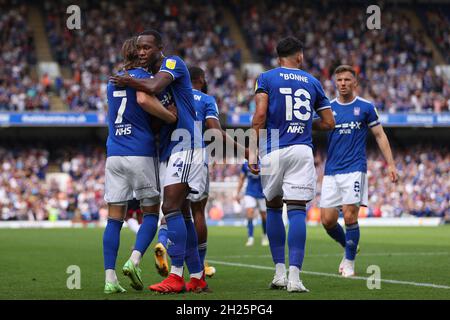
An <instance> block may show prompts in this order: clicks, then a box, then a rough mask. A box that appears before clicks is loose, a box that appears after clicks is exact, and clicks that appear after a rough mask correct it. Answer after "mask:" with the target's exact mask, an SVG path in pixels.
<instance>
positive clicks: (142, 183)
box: [105, 156, 159, 205]
mask: <svg viewBox="0 0 450 320" xmlns="http://www.w3.org/2000/svg"><path fill="white" fill-rule="evenodd" d="M157 169H158V164H157V160H156V158H154V157H137V156H112V157H108V158H107V159H106V165H105V201H106V202H108V203H115V202H124V201H128V200H132V199H133V198H136V199H137V200H141V199H152V198H158V199H155V201H153V202H154V203H153V204H157V203H158V202H159V191H158V182H157V180H158V177H157V172H158V171H157ZM148 205H152V204H150V203H149V204H148Z"/></svg>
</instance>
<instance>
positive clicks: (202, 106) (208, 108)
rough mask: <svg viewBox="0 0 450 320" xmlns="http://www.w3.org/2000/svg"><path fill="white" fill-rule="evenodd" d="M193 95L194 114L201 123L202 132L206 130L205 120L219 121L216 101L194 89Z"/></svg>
mask: <svg viewBox="0 0 450 320" xmlns="http://www.w3.org/2000/svg"><path fill="white" fill-rule="evenodd" d="M192 94H193V95H194V103H195V105H194V106H195V113H196V115H197V120H198V121H201V122H202V130H203V132H204V131H205V130H206V119H209V118H213V119H216V120H219V109H218V107H217V103H216V99H214V97H213V96H210V95H207V94H206V93H203V92H201V91H198V90H196V89H193V90H192Z"/></svg>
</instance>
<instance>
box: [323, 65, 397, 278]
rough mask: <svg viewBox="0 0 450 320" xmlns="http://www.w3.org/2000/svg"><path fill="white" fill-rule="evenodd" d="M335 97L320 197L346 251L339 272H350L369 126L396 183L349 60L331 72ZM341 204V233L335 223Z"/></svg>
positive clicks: (328, 225) (364, 196)
mask: <svg viewBox="0 0 450 320" xmlns="http://www.w3.org/2000/svg"><path fill="white" fill-rule="evenodd" d="M334 76H335V82H336V86H337V90H338V93H339V95H338V97H337V98H336V99H334V100H332V101H331V108H332V110H333V114H334V117H335V119H336V126H335V128H334V130H333V131H331V132H330V133H329V135H328V147H327V160H326V164H325V173H324V177H323V182H322V192H321V199H320V208H321V220H322V224H323V226H324V228H325V230H326V232H327V233H328V235H330V237H331V238H333V239H334V240H336V241H337V242H338V243H339V244H340V245H341V246H342V247H343V248H344V250H345V252H344V257H343V259H342V261H341V263H340V265H339V273H341V274H342V276H344V277H351V276H354V275H355V257H356V253H357V250H358V243H359V238H360V232H359V225H358V213H359V207H360V206H367V204H368V179H367V158H366V138H367V134H368V132H369V130H370V131H372V133H373V135H374V136H375V140H376V142H377V144H378V147H379V148H380V150H381V153H382V154H383V156H384V158H385V160H386V162H387V172H388V175H389V178H390V180H391V181H392V182H394V183H395V182H397V179H398V177H397V170H396V168H395V163H394V159H393V156H392V151H391V148H390V145H389V140H388V138H387V136H386V134H385V132H384V130H383V127H382V126H381V124H380V121H379V118H378V114H377V111H376V109H375V106H374V105H373V103H371V102H370V101H367V100H365V99H363V98H361V97H359V96H357V95H356V88H357V85H358V82H357V78H356V72H355V71H354V69H353V68H352V67H351V66H349V65H341V66H339V67H337V68H336V70H335V71H334ZM339 209H342V212H343V215H344V222H345V232H344V229H343V228H342V226H341V225H340V224H339V223H338V217H339Z"/></svg>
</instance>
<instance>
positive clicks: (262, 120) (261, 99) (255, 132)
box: [248, 92, 269, 174]
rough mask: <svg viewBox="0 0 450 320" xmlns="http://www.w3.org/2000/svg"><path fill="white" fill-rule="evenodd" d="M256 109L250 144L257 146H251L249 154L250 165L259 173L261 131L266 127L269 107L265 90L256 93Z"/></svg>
mask: <svg viewBox="0 0 450 320" xmlns="http://www.w3.org/2000/svg"><path fill="white" fill-rule="evenodd" d="M255 103H256V110H255V114H254V115H253V120H252V132H251V136H250V145H252V144H253V145H255V146H256V148H250V150H249V151H250V152H249V156H248V167H249V169H250V171H251V172H252V173H253V174H258V173H259V168H258V167H257V163H258V147H257V146H258V143H259V131H260V130H261V129H264V128H265V127H266V118H267V109H268V107H269V95H268V94H267V93H265V92H258V93H257V94H256V95H255Z"/></svg>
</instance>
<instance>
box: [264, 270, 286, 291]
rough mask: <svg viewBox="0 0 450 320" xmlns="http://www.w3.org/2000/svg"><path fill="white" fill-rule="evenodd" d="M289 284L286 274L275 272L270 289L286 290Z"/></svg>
mask: <svg viewBox="0 0 450 320" xmlns="http://www.w3.org/2000/svg"><path fill="white" fill-rule="evenodd" d="M287 285H288V280H287V278H286V275H285V274H284V275H277V274H276V273H275V275H274V276H273V280H272V282H271V283H270V285H269V288H270V289H275V290H277V289H278V290H284V289H286V286H287Z"/></svg>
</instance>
